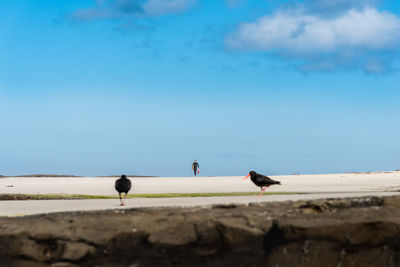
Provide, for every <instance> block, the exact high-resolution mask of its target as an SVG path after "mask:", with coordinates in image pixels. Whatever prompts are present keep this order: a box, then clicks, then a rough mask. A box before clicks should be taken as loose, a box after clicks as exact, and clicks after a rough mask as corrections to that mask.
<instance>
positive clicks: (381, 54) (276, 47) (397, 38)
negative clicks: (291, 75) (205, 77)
mask: <svg viewBox="0 0 400 267" xmlns="http://www.w3.org/2000/svg"><path fill="white" fill-rule="evenodd" d="M225 43H226V45H227V47H228V48H229V49H231V50H235V51H259V52H268V53H269V54H272V55H276V56H278V57H281V58H284V59H285V60H289V62H290V61H291V60H292V61H293V63H294V64H296V69H298V70H301V71H305V72H309V71H315V70H321V71H334V70H337V69H340V68H342V69H362V70H363V71H364V72H367V73H374V74H381V73H385V72H386V71H388V70H390V69H391V68H392V67H391V65H392V62H393V57H394V56H393V57H392V58H391V57H390V56H388V54H391V53H392V54H393V55H396V54H397V52H398V50H399V48H400V18H399V17H397V16H396V15H394V14H392V13H389V12H385V11H378V10H376V9H375V8H371V7H365V8H362V9H354V8H352V9H350V10H346V11H344V12H342V13H340V14H338V15H336V16H334V17H326V16H319V15H318V14H312V13H307V12H302V11H299V10H296V9H295V10H292V11H288V10H286V11H278V12H276V13H274V14H272V15H268V16H264V17H262V18H260V19H259V20H258V21H256V22H254V23H242V24H240V25H239V26H238V28H237V30H236V31H235V32H233V33H232V34H230V35H228V36H227V37H226V39H225ZM299 61H300V62H302V63H300V65H299Z"/></svg>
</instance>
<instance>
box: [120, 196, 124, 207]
mask: <svg viewBox="0 0 400 267" xmlns="http://www.w3.org/2000/svg"><path fill="white" fill-rule="evenodd" d="M119 202H121V206H123V205H124V203H122V198H121V193H119Z"/></svg>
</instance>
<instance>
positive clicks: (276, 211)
mask: <svg viewBox="0 0 400 267" xmlns="http://www.w3.org/2000/svg"><path fill="white" fill-rule="evenodd" d="M183 201H184V200H183ZM0 262H1V266H18V267H20V266H58V267H61V266H111V267H112V266H132V267H140V266H324V267H329V266H335V267H337V266H340V267H344V266H364V267H366V266H400V197H387V198H377V197H370V198H353V199H331V200H318V201H299V202H283V203H262V204H249V205H226V206H213V207H198V208H162V209H161V208H160V209H130V210H122V211H121V210H110V211H98V212H75V213H57V214H47V215H37V216H26V217H15V218H0Z"/></svg>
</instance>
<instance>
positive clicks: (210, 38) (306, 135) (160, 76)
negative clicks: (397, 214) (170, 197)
mask: <svg viewBox="0 0 400 267" xmlns="http://www.w3.org/2000/svg"><path fill="white" fill-rule="evenodd" d="M0 25H1V26H0V122H1V131H0V140H2V141H1V142H0V174H2V175H19V174H27V173H58V174H61V173H62V174H76V175H109V174H121V173H126V174H139V175H140V174H141V175H158V176H189V175H191V170H190V165H191V163H192V161H193V159H197V160H198V161H199V162H200V169H201V174H202V175H205V176H207V175H244V174H246V173H247V172H248V171H249V170H256V171H259V172H263V173H266V174H292V173H332V172H346V171H370V170H372V171H373V170H394V169H400V142H399V132H400V123H399V117H400V105H399V103H400V92H399V89H398V87H399V85H398V84H399V82H400V72H399V67H400V64H399V58H400V57H399V55H400V53H399V51H400V50H399V49H400V2H399V1H394V0H388V1H383V0H382V1H379V0H355V1H354V0H353V1H347V0H336V1H333V0H304V1H300V0H298V1H291V0H287V1H276V0H270V1H268V0H265V1H250V0H247V1H246V0H226V1H224V0H218V1H205V0H98V1H94V0H60V1H51V0H35V1H34V0H19V1H11V0H6V1H1V3H0Z"/></svg>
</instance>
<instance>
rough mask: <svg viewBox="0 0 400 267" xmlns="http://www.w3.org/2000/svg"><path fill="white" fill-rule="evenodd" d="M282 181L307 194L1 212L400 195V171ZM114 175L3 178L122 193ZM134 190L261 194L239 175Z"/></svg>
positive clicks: (34, 190)
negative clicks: (117, 187) (119, 191)
mask: <svg viewBox="0 0 400 267" xmlns="http://www.w3.org/2000/svg"><path fill="white" fill-rule="evenodd" d="M270 177H271V178H272V179H274V180H278V181H281V183H282V185H276V186H272V187H270V188H268V189H267V191H266V192H288V193H289V192H290V193H307V194H290V195H265V196H263V197H261V198H260V197H257V196H246V197H200V198H168V199H165V198H164V199H154V198H153V199H152V198H149V199H140V198H134V199H129V200H128V201H127V206H125V207H120V206H118V204H119V202H118V200H113V199H106V200H96V199H94V200H93V199H92V200H28V201H0V216H15V215H27V214H37V213H47V212H61V211H74V210H100V209H114V208H130V207H136V208H137V207H160V206H196V205H212V204H227V203H250V202H264V201H287V200H299V199H317V198H336V197H338V198H339V197H340V198H342V197H357V196H384V195H394V194H400V192H398V191H399V190H400V172H399V171H393V172H392V171H390V172H374V173H343V174H319V175H288V176H270ZM116 179H117V178H116V177H114V178H110V177H79V178H76V177H71V178H68V177H63V178H51V177H43V178H32V177H2V178H0V194H48V193H52V194H57V193H63V194H88V195H115V196H116V195H117V193H116V191H115V189H114V182H115V180H116ZM131 180H132V183H133V189H132V191H131V192H130V193H132V194H135V193H136V194H142V193H216V192H259V188H258V187H256V186H255V185H254V184H253V183H252V182H251V181H250V179H247V180H245V181H242V177H241V176H236V177H179V178H178V177H160V178H131Z"/></svg>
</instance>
